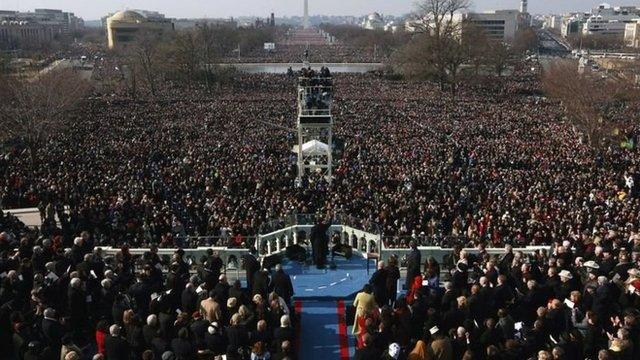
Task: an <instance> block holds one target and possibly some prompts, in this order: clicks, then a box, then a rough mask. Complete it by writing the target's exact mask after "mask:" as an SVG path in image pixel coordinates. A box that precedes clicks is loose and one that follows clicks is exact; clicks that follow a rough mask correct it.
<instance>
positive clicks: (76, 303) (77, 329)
mask: <svg viewBox="0 0 640 360" xmlns="http://www.w3.org/2000/svg"><path fill="white" fill-rule="evenodd" d="M67 297H68V302H69V314H70V323H71V329H72V331H73V333H74V335H75V337H76V339H78V340H80V339H81V338H82V334H83V332H84V328H85V326H86V324H87V295H86V292H85V291H84V290H83V289H82V280H80V279H79V278H74V279H71V283H70V286H69V291H68V295H67Z"/></svg>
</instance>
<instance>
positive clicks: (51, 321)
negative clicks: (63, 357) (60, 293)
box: [42, 308, 64, 354]
mask: <svg viewBox="0 0 640 360" xmlns="http://www.w3.org/2000/svg"><path fill="white" fill-rule="evenodd" d="M42 334H43V335H44V339H43V340H44V341H45V343H46V344H47V345H48V346H49V347H51V349H52V351H53V352H55V353H57V354H59V353H60V348H61V347H62V336H63V335H64V328H63V327H62V324H60V322H59V321H58V317H57V314H56V311H55V310H54V309H51V308H48V309H46V310H45V311H44V319H42Z"/></svg>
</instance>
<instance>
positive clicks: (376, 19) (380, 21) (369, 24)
mask: <svg viewBox="0 0 640 360" xmlns="http://www.w3.org/2000/svg"><path fill="white" fill-rule="evenodd" d="M362 27H363V28H365V29H367V30H380V29H383V28H384V18H383V16H382V15H380V14H378V13H377V12H374V13H371V14H369V15H367V17H366V18H365V19H364V20H363V21H362Z"/></svg>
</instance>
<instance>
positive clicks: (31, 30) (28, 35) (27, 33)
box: [0, 20, 62, 49]
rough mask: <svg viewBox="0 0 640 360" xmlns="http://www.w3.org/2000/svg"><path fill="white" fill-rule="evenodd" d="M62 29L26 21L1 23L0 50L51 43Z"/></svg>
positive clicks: (4, 21) (5, 21)
mask: <svg viewBox="0 0 640 360" xmlns="http://www.w3.org/2000/svg"><path fill="white" fill-rule="evenodd" d="M61 33H62V30H61V28H60V27H57V26H51V25H44V24H36V23H29V22H26V21H7V20H3V21H0V49H20V48H28V47H36V46H40V45H43V44H46V43H51V42H52V41H53V40H55V39H56V37H57V36H58V35H60V34H61Z"/></svg>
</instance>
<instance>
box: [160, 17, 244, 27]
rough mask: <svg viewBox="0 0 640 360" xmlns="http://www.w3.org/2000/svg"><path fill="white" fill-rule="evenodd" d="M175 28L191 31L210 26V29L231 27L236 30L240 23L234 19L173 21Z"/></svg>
mask: <svg viewBox="0 0 640 360" xmlns="http://www.w3.org/2000/svg"><path fill="white" fill-rule="evenodd" d="M173 24H174V27H175V28H176V29H191V28H196V27H201V26H205V25H207V26H209V27H214V28H217V27H229V28H232V29H236V28H237V27H238V22H237V21H236V20H234V19H233V18H230V19H175V20H174V21H173Z"/></svg>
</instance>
